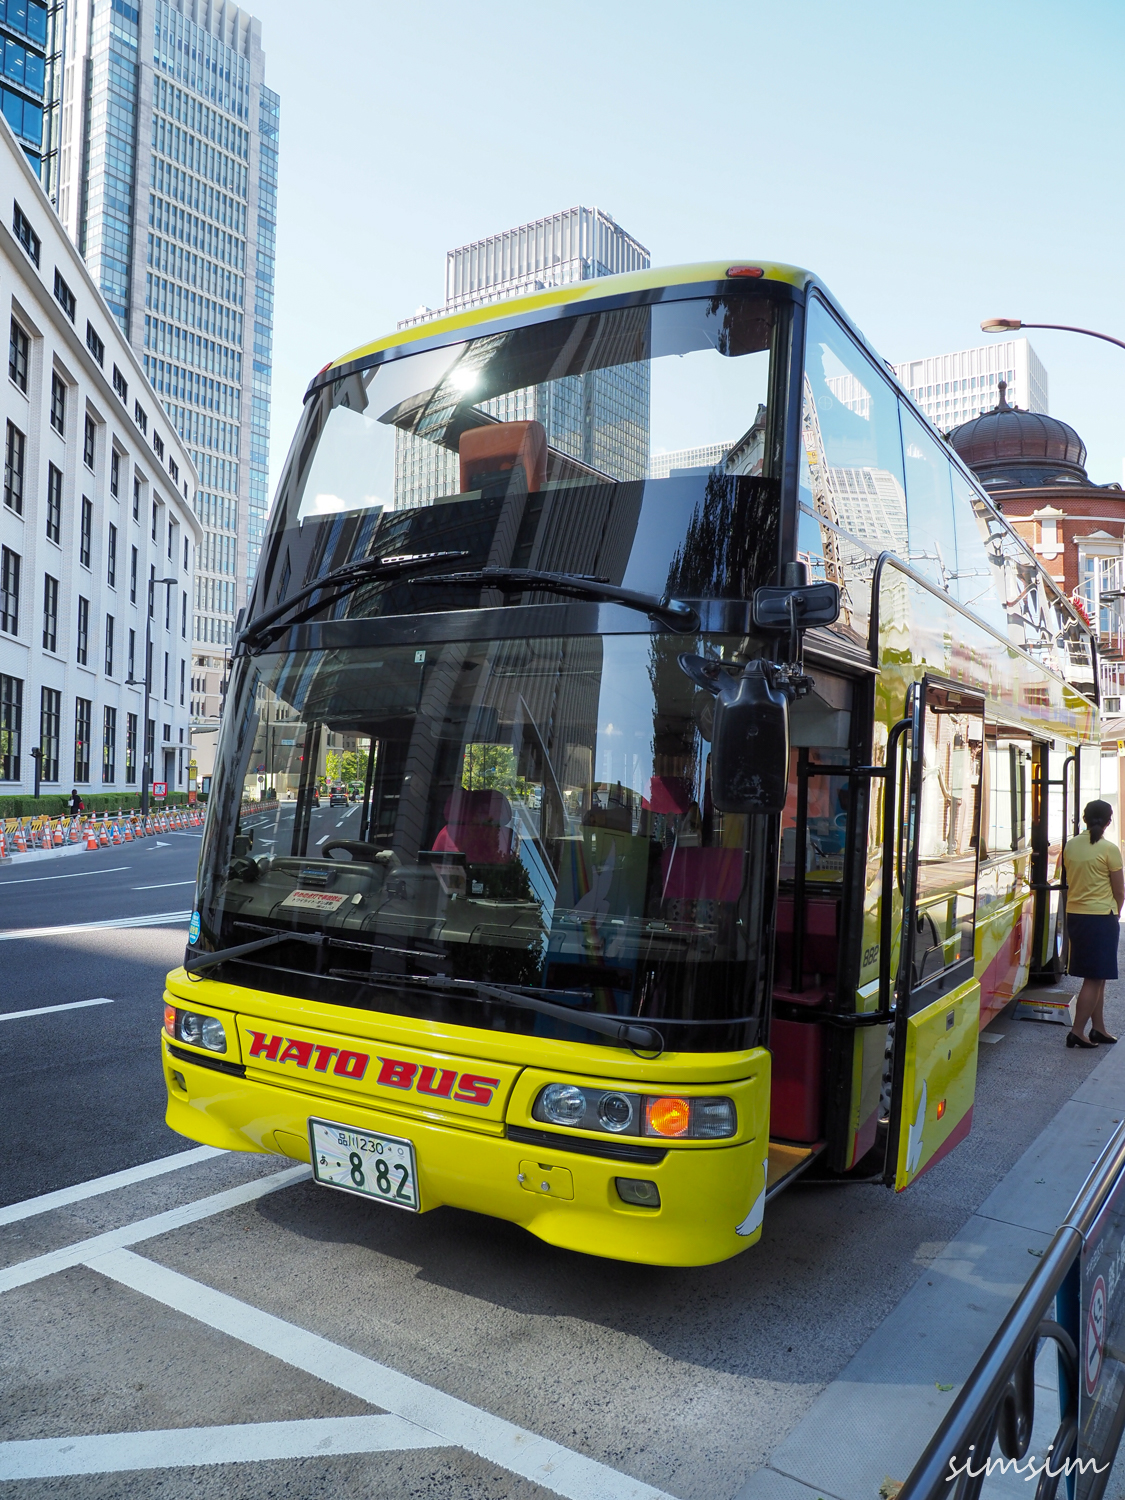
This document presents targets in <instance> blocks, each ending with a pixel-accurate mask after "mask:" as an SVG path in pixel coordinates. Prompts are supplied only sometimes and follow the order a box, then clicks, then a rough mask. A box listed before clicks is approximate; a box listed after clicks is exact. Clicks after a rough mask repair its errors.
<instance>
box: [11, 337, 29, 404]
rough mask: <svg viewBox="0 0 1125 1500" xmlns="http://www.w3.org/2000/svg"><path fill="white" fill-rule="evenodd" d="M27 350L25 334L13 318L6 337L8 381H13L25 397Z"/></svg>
mask: <svg viewBox="0 0 1125 1500" xmlns="http://www.w3.org/2000/svg"><path fill="white" fill-rule="evenodd" d="M27 350H28V337H27V334H26V333H24V331H23V329H22V328H21V327H20V325H19V324H18V323H17V322H16V320H15V318H13V319H12V331H11V333H10V334H9V336H8V379H9V380H14V381H15V383H16V385H18V386H19V388H20V390H21V391H23V392H24V394H25V395H26V393H27Z"/></svg>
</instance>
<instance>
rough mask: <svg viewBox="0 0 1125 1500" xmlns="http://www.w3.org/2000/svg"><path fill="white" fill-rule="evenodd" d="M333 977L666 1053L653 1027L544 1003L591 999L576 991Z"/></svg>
mask: <svg viewBox="0 0 1125 1500" xmlns="http://www.w3.org/2000/svg"><path fill="white" fill-rule="evenodd" d="M329 973H330V974H334V975H346V976H347V977H348V978H349V979H357V980H361V981H362V982H363V983H365V984H380V985H386V986H388V987H389V988H393V987H394V986H395V985H397V984H407V985H414V986H415V987H416V988H418V989H428V990H442V991H444V992H445V993H446V994H456V995H464V996H465V997H466V999H470V1000H500V1001H502V1002H503V1003H504V1004H505V1005H514V1006H517V1007H518V1008H519V1009H521V1010H533V1011H536V1012H537V1013H538V1014H539V1015H543V1016H553V1017H554V1018H555V1019H556V1020H559V1021H569V1022H571V1024H572V1025H575V1026H582V1027H584V1028H585V1030H587V1031H597V1032H600V1033H601V1035H602V1036H608V1037H612V1038H613V1040H614V1041H616V1042H621V1043H623V1044H624V1045H625V1046H626V1047H639V1048H640V1049H641V1050H642V1051H644V1052H657V1053H660V1052H663V1051H664V1038H663V1037H662V1036H661V1034H660V1032H659V1031H657V1030H656V1029H655V1028H654V1027H652V1026H637V1025H635V1024H634V1023H633V1022H631V1021H625V1020H618V1019H615V1018H614V1017H613V1016H604V1015H601V1014H599V1013H598V1012H596V1011H585V1010H578V1009H577V1008H576V1007H574V1006H570V1005H559V1004H557V1003H556V1002H553V1001H551V1000H543V999H540V998H539V997H540V996H541V995H559V994H573V995H574V996H575V998H576V999H582V1000H585V999H586V998H587V997H586V996H585V995H583V994H582V993H581V991H576V990H538V989H535V988H533V987H532V986H530V985H529V986H527V987H526V988H524V987H523V986H521V985H515V984H482V983H480V981H479V980H476V979H451V978H449V977H448V976H446V975H445V974H433V975H431V974H387V975H385V976H384V975H379V976H378V977H376V976H375V975H373V974H363V975H361V974H359V973H357V972H356V971H354V970H351V969H330V970H329Z"/></svg>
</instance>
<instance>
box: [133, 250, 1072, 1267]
mask: <svg viewBox="0 0 1125 1500" xmlns="http://www.w3.org/2000/svg"><path fill="white" fill-rule="evenodd" d="M1096 702H1097V689H1096V662H1095V659H1094V652H1093V645H1092V642H1091V638H1090V634H1089V630H1088V628H1087V626H1086V625H1085V623H1084V622H1083V621H1082V620H1081V619H1080V618H1079V617H1078V615H1077V614H1076V613H1075V612H1074V611H1073V609H1072V608H1071V607H1070V605H1069V604H1068V602H1067V601H1066V600H1065V599H1064V598H1062V597H1061V595H1060V594H1059V592H1058V590H1057V589H1056V587H1055V585H1054V584H1053V582H1052V581H1051V579H1050V578H1049V577H1048V576H1047V575H1046V574H1045V573H1044V571H1043V570H1042V568H1041V567H1040V566H1039V565H1038V563H1037V562H1036V560H1035V558H1034V556H1033V555H1032V553H1031V552H1030V551H1029V550H1028V549H1027V547H1026V546H1025V544H1024V543H1023V542H1022V541H1021V540H1020V539H1019V537H1018V536H1017V535H1016V534H1015V532H1014V531H1013V530H1012V529H1011V528H1010V527H1009V526H1008V525H1007V524H1006V522H1005V521H1004V519H1003V517H1002V516H1001V515H1000V514H999V513H998V511H997V510H996V508H995V507H994V506H993V504H992V503H991V501H990V500H989V498H988V496H987V494H986V492H985V491H984V490H983V489H982V488H981V487H980V486H979V485H978V484H977V482H976V481H975V479H974V478H973V476H972V474H971V473H969V472H968V471H967V470H966V469H965V468H964V467H963V466H962V465H961V464H960V462H959V461H958V459H957V458H956V456H955V455H954V454H953V453H952V452H951V450H950V449H949V447H948V446H947V445H946V444H945V443H944V442H943V441H942V439H941V438H940V437H939V436H938V434H936V433H935V432H934V431H933V429H932V428H931V427H930V426H929V425H928V424H927V422H926V420H925V419H924V418H923V417H922V416H921V415H920V414H919V412H918V411H917V409H916V408H915V407H914V406H913V405H912V403H911V401H910V400H909V399H908V397H907V396H906V394H905V392H904V391H903V390H901V389H900V388H899V387H898V385H897V384H896V382H895V380H894V378H893V376H892V375H891V374H890V373H888V367H887V366H886V365H885V364H884V363H883V362H882V361H881V360H880V359H879V358H878V357H877V356H876V355H875V353H874V352H873V351H872V350H871V348H870V347H869V346H868V344H867V343H866V341H865V340H864V338H863V337H862V336H861V335H860V334H859V332H858V331H857V330H856V329H855V328H854V327H853V326H852V325H851V324H850V323H849V321H848V319H847V318H846V317H845V316H844V314H843V313H842V312H841V311H840V309H839V307H838V306H837V305H836V304H835V302H834V301H833V299H832V298H831V297H830V296H829V294H828V293H827V291H826V290H825V289H824V288H823V287H822V286H821V285H820V283H819V282H818V281H817V279H816V278H815V277H814V276H812V275H811V274H809V273H808V272H806V271H802V270H798V269H795V268H793V267H789V266H783V265H773V264H769V263H765V262H762V263H750V262H747V263H737V264H731V263H728V262H720V263H717V264H714V265H694V266H685V267H678V268H674V269H671V270H654V271H645V272H643V273H639V274H631V275H626V276H617V277H610V278H606V279H603V280H595V281H587V282H581V283H577V284H574V285H570V286H565V287H560V288H557V289H555V290H551V291H548V292H543V293H541V294H537V295H535V296H531V297H524V298H520V299H518V300H512V301H508V302H497V303H490V304H487V305H484V306H481V307H477V308H475V309H472V310H470V311H467V312H461V313H457V314H454V315H450V316H445V317H437V318H435V319H433V320H432V321H429V322H425V323H423V324H420V325H418V326H416V327H413V328H411V329H408V330H405V331H401V332H399V333H397V334H393V335H391V336H390V337H389V338H385V339H382V340H379V341H378V342H376V343H373V344H370V345H367V346H366V347H364V348H361V349H358V350H356V351H355V352H353V353H351V354H347V355H345V356H344V357H343V358H342V359H340V360H338V361H336V362H335V363H334V364H332V365H330V366H329V367H327V368H326V369H325V370H323V371H322V372H321V373H320V374H319V375H318V376H317V377H316V378H315V379H314V380H313V381H312V383H311V384H310V386H309V390H308V393H307V397H306V401H305V408H304V413H303V416H302V419H301V422H300V424H299V426H298V429H297V433H296V436H295V438H294V440H293V445H292V448H291V450H290V454H289V457H288V460H287V462H286V465H285V469H284V472H283V474H282V477H281V482H280V486H279V488H278V492H277V496H276V500H275V504H274V507H273V511H272V516H271V520H270V524H269V530H268V534H267V537H266V540H265V543H264V546H263V548H262V554H261V562H260V565H259V569H258V574H257V578H256V581H255V584H254V588H253V593H252V596H251V600H250V604H249V607H248V609H247V611H246V613H245V617H244V618H243V619H242V620H241V621H240V625H239V634H238V639H237V644H236V650H235V660H234V665H233V670H232V673H231V678H230V686H229V691H228V695H227V699H226V709H225V714H224V722H223V727H222V733H221V738H220V742H219V746H218V750H217V756H216V762H215V772H214V778H213V781H212V790H211V797H210V800H209V803H208V811H207V824H206V831H205V835H204V843H203V852H202V861H201V866H200V875H199V885H198V892H197V896H196V901H195V908H196V909H195V912H194V914H193V917H192V922H191V928H190V933H189V938H190V941H189V947H188V951H187V954H186V955H185V963H184V966H183V967H182V968H179V969H176V970H175V971H174V972H173V973H172V974H170V975H169V977H168V984H167V993H166V996H165V1000H166V1009H165V1029H164V1035H163V1039H162V1046H163V1062H164V1071H165V1077H166V1080H167V1087H168V1115H167V1118H168V1123H169V1124H170V1125H171V1126H172V1127H173V1128H174V1129H175V1130H177V1131H179V1132H181V1133H182V1134H184V1135H186V1136H189V1137H191V1138H192V1139H195V1140H198V1141H202V1142H208V1143H210V1144H212V1145H215V1146H221V1147H229V1148H231V1149H234V1150H243V1151H259V1152H272V1153H276V1154H279V1155H282V1156H288V1157H292V1158H295V1159H297V1160H302V1161H307V1162H311V1164H312V1169H313V1173H314V1176H315V1178H316V1180H317V1181H318V1182H320V1183H323V1184H324V1185H325V1186H326V1187H327V1188H330V1189H333V1190H342V1191H345V1192H351V1193H356V1194H360V1195H362V1196H364V1197H366V1198H368V1199H371V1200H374V1201H375V1202H376V1203H377V1204H379V1205H380V1206H382V1205H393V1206H395V1207H397V1208H400V1209H403V1210H408V1211H414V1212H418V1211H423V1212H424V1211H426V1210H429V1209H432V1208H436V1207H439V1206H441V1205H453V1206H456V1207H458V1208H463V1209H470V1210H475V1211H477V1212H480V1213H486V1214H492V1215H496V1216H498V1217H500V1218H503V1219H507V1220H510V1221H512V1222H515V1223H517V1224H521V1225H523V1226H524V1227H526V1228H527V1229H528V1230H530V1231H531V1232H532V1233H533V1234H536V1235H538V1236H540V1237H541V1238H543V1239H545V1240H548V1241H550V1242H551V1243H553V1244H557V1245H562V1246H566V1247H569V1248H571V1249H576V1250H582V1251H586V1252H589V1253H592V1254H597V1255H603V1256H611V1257H617V1258H620V1259H625V1260H633V1261H643V1262H650V1263H655V1264H662V1265H696V1264H705V1263H709V1262H714V1261H720V1260H722V1259H724V1258H726V1257H728V1256H732V1255H735V1254H737V1253H738V1252H739V1251H741V1250H744V1249H746V1248H747V1247H749V1246H751V1245H753V1244H754V1243H755V1242H756V1241H757V1239H758V1238H759V1236H760V1234H761V1229H762V1223H763V1217H764V1214H765V1211H766V1207H767V1203H768V1201H769V1199H770V1198H771V1196H772V1195H774V1194H775V1193H777V1192H780V1191H781V1190H782V1189H783V1188H784V1187H785V1186H786V1185H787V1184H788V1183H790V1182H792V1181H793V1180H794V1178H795V1177H796V1176H798V1175H799V1174H801V1173H809V1174H812V1175H813V1176H823V1177H841V1176H846V1175H851V1176H853V1177H859V1178H863V1179H864V1180H870V1179H872V1178H881V1179H882V1180H884V1181H885V1182H886V1183H887V1184H888V1186H891V1187H893V1188H895V1189H899V1190H901V1189H903V1188H906V1187H907V1186H908V1185H909V1184H910V1183H911V1182H913V1181H914V1180H915V1179H916V1178H917V1177H918V1176H919V1175H920V1174H921V1173H922V1172H924V1171H926V1170H927V1168H928V1167H930V1166H932V1165H933V1164H934V1163H935V1162H936V1161H938V1160H940V1159H941V1158H942V1157H943V1156H945V1155H946V1154H947V1153H948V1152H949V1151H950V1150H951V1149H952V1148H953V1147H954V1146H955V1145H956V1144H957V1142H958V1141H960V1140H962V1139H963V1138H964V1136H965V1135H966V1134H967V1133H968V1131H969V1129H970V1126H971V1121H972V1113H973V1099H974V1093H975V1086H976V1060H977V1038H978V1033H979V1029H980V1027H981V1026H982V1025H984V1024H986V1023H987V1021H988V1020H989V1019H990V1018H991V1017H992V1016H994V1015H996V1014H997V1013H998V1012H999V1011H1000V1010H1001V1009H1003V1007H1005V1006H1006V1005H1008V1004H1009V1003H1011V1002H1012V1000H1013V999H1014V997H1015V996H1016V995H1017V994H1018V993H1019V992H1020V990H1021V989H1022V988H1023V986H1025V985H1026V984H1027V983H1028V981H1029V978H1034V977H1043V976H1047V977H1049V976H1051V975H1052V974H1054V973H1057V972H1058V965H1059V958H1060V953H1061V945H1062V925H1061V912H1060V909H1059V893H1058V891H1057V889H1056V888H1054V887H1053V884H1052V872H1053V869H1054V855H1055V853H1056V852H1057V849H1058V847H1059V845H1060V844H1061V843H1062V841H1063V840H1064V838H1065V833H1066V826H1067V824H1068V822H1069V821H1070V820H1071V819H1073V818H1074V817H1076V815H1077V808H1078V806H1079V805H1080V803H1081V801H1082V800H1083V799H1084V797H1085V796H1087V795H1091V794H1094V795H1096V786H1095V783H1096V780H1097V774H1098V765H1099V761H1098V746H1097V734H1096V718H1097V709H1096ZM329 757H332V759H331V764H332V765H333V766H337V765H343V764H347V765H348V766H350V767H352V768H353V769H352V770H349V771H348V773H347V774H348V775H349V776H353V775H354V776H355V778H356V785H357V786H360V785H361V786H362V790H361V793H360V795H359V796H358V797H357V798H355V800H353V801H350V802H343V800H342V799H337V804H338V805H322V803H321V801H320V799H319V798H318V797H317V786H318V784H319V782H320V781H321V780H323V779H324V778H325V775H326V766H327V765H328V764H329ZM353 757H354V759H353ZM333 774H339V773H333ZM262 777H264V778H265V781H266V783H267V784H268V785H269V786H270V787H272V788H276V790H277V800H276V803H271V804H270V805H269V806H260V805H257V804H256V801H255V798H254V795H253V794H254V792H255V791H256V788H257V786H258V785H259V784H260V779H261V778H262Z"/></svg>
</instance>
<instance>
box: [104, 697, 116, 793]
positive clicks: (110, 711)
mask: <svg viewBox="0 0 1125 1500" xmlns="http://www.w3.org/2000/svg"><path fill="white" fill-rule="evenodd" d="M116 780H117V710H116V709H115V708H110V706H109V704H108V703H107V704H106V706H105V709H104V710H103V713H102V781H103V782H112V781H116Z"/></svg>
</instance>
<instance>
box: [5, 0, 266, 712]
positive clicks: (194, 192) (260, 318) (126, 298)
mask: <svg viewBox="0 0 1125 1500" xmlns="http://www.w3.org/2000/svg"><path fill="white" fill-rule="evenodd" d="M3 3H4V0H0V5H2V4H3ZM14 3H17V0H8V4H9V6H11V5H12V4H14ZM20 3H28V4H30V3H31V0H20ZM62 8H63V13H64V15H65V22H64V23H63V26H62V32H63V35H64V40H63V43H62V58H61V63H62V67H61V73H62V88H61V108H60V114H59V129H58V165H57V172H56V174H55V178H56V181H55V187H54V190H53V195H54V197H55V201H56V205H57V207H58V211H59V215H60V217H61V218H62V220H63V223H64V224H65V225H66V227H67V229H68V231H69V232H70V234H71V236H72V238H73V239H74V241H75V243H76V244H77V245H78V247H79V249H80V250H81V251H82V254H83V255H84V256H85V259H86V263H87V265H88V266H89V268H90V271H91V273H92V274H93V276H94V279H95V280H96V281H97V283H98V285H99V286H100V288H101V290H102V293H103V295H104V296H105V298H106V300H107V302H108V303H109V305H110V308H111V309H112V311H113V313H114V316H115V317H116V318H117V321H118V322H119V324H120V325H121V328H122V330H123V331H124V333H125V334H126V336H127V337H128V339H129V341H130V342H131V344H132V345H133V347H134V349H135V350H136V351H137V354H138V357H139V358H140V360H141V363H142V365H143V367H144V370H145V373H146V374H147V375H148V378H149V380H150V381H151V382H152V384H153V386H154V387H155V389H156V391H157V393H158V394H159V396H160V397H161V400H162V401H163V404H164V407H165V410H166V412H167V414H168V418H169V420H170V421H171V422H172V423H173V424H174V425H175V427H176V429H177V431H178V432H179V434H180V436H181V437H182V439H183V441H184V443H185V444H186V446H187V448H188V450H189V452H190V453H191V456H192V460H193V462H194V464H195V467H196V470H197V472H198V474H199V488H198V491H197V492H196V494H195V495H194V497H192V498H193V503H194V505H195V508H196V512H197V514H198V516H199V519H200V521H201V522H202V523H203V527H204V538H203V544H202V546H201V547H200V549H199V568H198V571H197V573H196V578H195V593H194V610H193V626H192V636H193V653H194V660H193V668H194V669H195V672H196V675H197V676H200V677H203V676H205V675H206V673H207V669H209V668H211V669H214V670H215V671H217V672H218V673H220V674H221V672H222V667H223V658H224V656H225V654H226V653H227V652H229V648H230V646H231V643H232V641H233V638H234V626H235V618H236V615H237V612H238V610H239V608H240V607H241V606H242V605H243V604H244V603H245V602H246V596H247V592H248V585H249V582H250V580H251V579H252V577H253V572H254V568H255V566H256V564H257V559H258V550H259V548H260V545H261V540H262V534H263V529H264V524H265V515H266V509H267V506H268V494H267V485H268V448H269V419H270V384H271V378H272V342H273V284H274V238H275V229H276V221H277V151H278V130H279V118H280V101H279V99H278V96H277V94H275V93H274V92H273V91H272V90H271V89H269V88H267V87H266V85H265V81H264V73H265V54H264V53H263V51H262V36H261V23H260V22H259V21H258V20H256V19H255V18H254V17H253V16H251V15H249V14H248V13H247V12H246V11H243V10H240V9H239V8H238V7H237V6H234V5H230V4H227V3H225V0H138V4H136V5H133V4H130V3H129V0H91V3H88V4H87V5H79V4H77V3H75V0H65V5H64V7H62ZM185 488H186V487H185ZM194 681H195V678H194V677H193V682H194ZM202 691H203V690H201V692H202ZM208 692H209V690H208ZM205 716H206V717H212V714H211V712H210V710H208V711H207V712H206V714H205Z"/></svg>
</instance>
